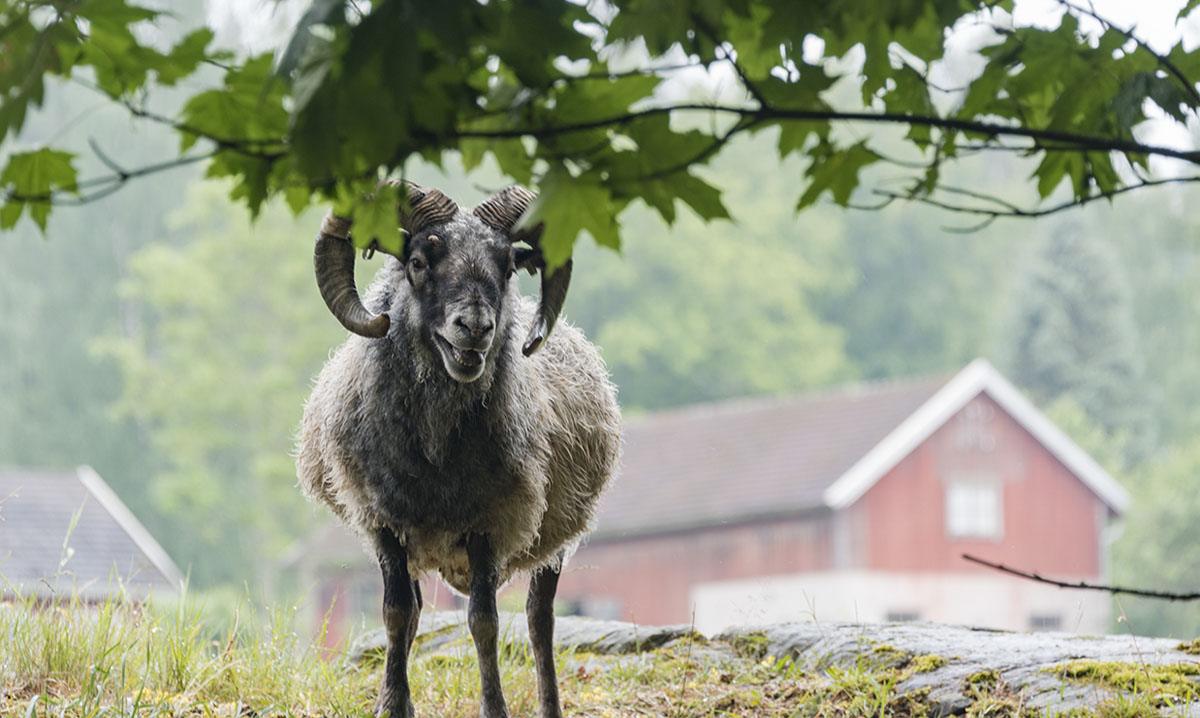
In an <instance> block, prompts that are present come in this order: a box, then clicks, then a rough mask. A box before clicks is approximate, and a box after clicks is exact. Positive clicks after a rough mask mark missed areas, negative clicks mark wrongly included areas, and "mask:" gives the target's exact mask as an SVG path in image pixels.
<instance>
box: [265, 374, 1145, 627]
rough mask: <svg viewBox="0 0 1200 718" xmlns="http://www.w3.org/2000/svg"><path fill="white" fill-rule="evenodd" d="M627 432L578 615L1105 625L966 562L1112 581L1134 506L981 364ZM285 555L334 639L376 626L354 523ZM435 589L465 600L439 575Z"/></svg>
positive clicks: (725, 621) (583, 561)
mask: <svg viewBox="0 0 1200 718" xmlns="http://www.w3.org/2000/svg"><path fill="white" fill-rule="evenodd" d="M625 428H626V431H625V454H624V460H623V466H622V470H621V475H620V476H619V477H618V478H617V479H616V481H615V482H614V484H613V486H612V487H611V488H610V489H609V491H608V493H607V494H606V495H605V497H604V498H603V499H602V502H601V507H600V512H599V516H598V520H597V524H596V530H595V531H594V532H593V534H592V535H591V537H590V538H589V539H588V541H587V542H586V543H585V545H584V546H582V547H581V548H580V549H579V551H578V552H577V553H576V554H575V556H574V557H573V558H572V560H571V561H570V562H569V563H568V565H567V569H566V571H565V572H564V574H563V577H562V580H561V582H560V584H559V598H560V600H561V602H562V603H563V604H564V606H565V607H566V608H569V609H571V610H572V611H573V612H578V613H584V614H588V615H593V616H599V617H604V618H620V619H624V620H628V621H635V622H639V623H644V624H663V623H690V622H693V621H694V622H695V625H696V627H697V628H699V629H700V630H702V631H705V632H711V631H716V630H720V629H721V628H724V627H726V626H728V625H732V624H743V623H759V622H769V621H795V620H831V621H832V620H847V621H884V620H892V621H899V620H929V621H941V622H953V623H965V624H971V625H979V626H989V627H995V628H1010V629H1059V630H1070V631H1080V632H1088V633H1103V632H1105V630H1106V629H1107V628H1108V626H1109V620H1110V616H1109V600H1108V598H1107V597H1106V596H1104V595H1102V594H1095V593H1089V592H1076V591H1063V590H1060V589H1055V588H1053V587H1049V586H1044V585H1039V584H1035V583H1031V582H1028V581H1023V580H1020V579H1014V578H1011V577H1008V576H1005V575H1002V574H998V573H996V572H993V571H990V570H987V569H982V568H980V567H978V566H975V565H972V564H968V563H966V562H964V561H963V560H962V559H961V558H960V556H961V554H962V553H965V552H970V553H974V554H978V555H980V556H982V557H984V558H987V559H992V560H995V561H1000V562H1004V563H1008V564H1011V565H1015V566H1020V567H1023V568H1028V569H1031V570H1037V571H1042V572H1045V573H1047V574H1052V575H1054V576H1061V577H1064V578H1070V579H1082V580H1088V581H1096V580H1103V579H1104V573H1105V564H1106V555H1105V554H1106V547H1107V544H1108V540H1109V537H1110V532H1109V531H1108V530H1107V529H1108V527H1109V526H1110V524H1111V522H1112V521H1113V520H1114V519H1115V518H1116V517H1117V516H1119V514H1120V513H1121V511H1122V510H1123V509H1124V507H1125V505H1126V503H1127V502H1128V496H1127V495H1126V493H1125V491H1124V489H1122V488H1121V486H1120V485H1119V484H1118V483H1117V482H1116V481H1115V480H1113V478H1112V477H1111V476H1109V475H1108V473H1107V472H1105V471H1104V469H1103V468H1101V467H1100V466H1099V465H1098V464H1097V463H1096V462H1095V461H1094V460H1092V459H1091V457H1089V456H1088V455H1087V454H1086V453H1085V452H1084V451H1083V450H1082V449H1080V448H1079V446H1077V445H1076V444H1075V443H1074V442H1073V441H1071V439H1069V438H1068V437H1067V436H1066V435H1065V434H1064V433H1063V432H1062V431H1060V430H1059V429H1058V428H1057V427H1055V426H1054V425H1053V424H1052V423H1051V422H1050V421H1049V420H1048V419H1047V418H1046V417H1045V416H1044V415H1043V414H1042V413H1041V412H1039V411H1038V410H1037V409H1036V408H1035V407H1034V406H1033V405H1032V404H1031V403H1030V402H1029V401H1028V400H1027V399H1026V398H1025V397H1023V396H1022V395H1021V393H1020V392H1019V391H1018V390H1017V389H1016V388H1014V387H1013V385H1012V384H1010V383H1009V382H1008V381H1007V380H1006V379H1005V378H1004V377H1002V376H1001V375H1000V374H999V373H998V372H997V371H996V370H995V369H994V368H992V366H991V365H990V364H988V363H987V362H985V361H983V360H978V361H975V362H973V363H972V364H971V365H969V366H968V367H966V368H965V369H963V370H962V371H961V372H959V373H958V374H956V375H955V376H953V377H951V378H949V379H945V378H942V379H936V380H935V379H924V380H910V381H902V382H889V383H882V384H871V385H865V386H856V387H850V388H843V389H838V390H834V391H828V392H821V393H817V394H810V395H804V396H799V397H791V398H771V399H751V400H736V401H728V402H723V403H718V404H709V405H703V406H693V407H688V408H683V409H678V410H674V411H667V412H662V413H657V414H651V415H649V416H646V417H643V418H635V419H629V420H627V422H626V427H625ZM287 564H288V565H290V566H291V567H294V568H297V569H299V575H300V577H301V584H302V585H303V586H304V587H305V589H307V590H308V591H310V592H311V595H312V598H313V600H312V601H311V602H310V608H311V610H312V611H313V620H314V623H315V624H318V625H319V624H320V623H321V622H322V621H325V622H327V625H328V629H329V635H328V636H327V638H328V639H329V640H331V641H334V640H337V639H339V638H342V637H344V636H345V635H346V632H347V630H348V629H349V628H350V626H351V625H352V624H353V623H355V622H359V621H362V620H364V619H365V620H366V621H368V622H370V623H375V622H377V616H378V614H379V598H380V594H379V592H380V579H379V575H378V569H377V567H376V566H375V565H374V563H373V562H372V561H370V560H369V559H368V558H367V557H366V556H365V554H364V553H363V552H362V550H361V548H359V545H358V542H357V541H356V540H355V539H353V538H351V537H350V536H349V535H348V534H347V532H346V531H345V529H343V528H342V527H340V526H337V525H330V526H327V527H325V528H324V529H322V530H321V531H319V532H318V533H316V534H314V535H313V536H312V537H311V538H310V540H308V541H306V542H304V543H302V544H299V545H298V546H297V547H296V549H295V550H294V552H293V554H292V555H291V556H290V557H289V559H288V560H287ZM520 590H522V587H521V586H514V587H513V588H512V589H510V592H509V594H508V596H509V598H508V599H507V601H508V603H509V605H510V607H513V608H517V607H519V605H520V604H519V601H520V596H519V595H518V591H520ZM425 596H426V597H427V601H429V602H430V603H433V604H434V605H438V606H440V607H448V606H451V605H454V603H453V600H454V599H453V598H452V597H451V594H450V592H449V589H447V588H445V587H439V586H437V585H434V584H433V583H432V582H431V585H429V586H427V587H426V590H425ZM335 598H336V599H337V600H335Z"/></svg>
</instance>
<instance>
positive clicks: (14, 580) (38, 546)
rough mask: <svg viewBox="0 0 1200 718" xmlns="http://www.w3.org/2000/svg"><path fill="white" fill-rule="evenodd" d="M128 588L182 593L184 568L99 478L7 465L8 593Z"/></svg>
mask: <svg viewBox="0 0 1200 718" xmlns="http://www.w3.org/2000/svg"><path fill="white" fill-rule="evenodd" d="M76 515H78V519H77V520H76ZM73 523H74V526H72V524H73ZM121 586H124V588H125V589H126V591H127V592H128V594H129V595H131V596H133V597H143V596H145V595H146V594H148V593H150V592H153V591H164V590H165V591H174V590H177V589H178V586H179V572H178V569H177V568H175V566H174V564H173V563H171V561H170V559H169V558H168V557H167V556H166V554H165V552H163V551H162V548H161V547H160V546H158V544H157V543H156V542H155V541H154V540H153V539H152V538H150V536H149V534H148V533H146V531H145V529H144V528H143V527H142V526H141V524H140V523H138V522H137V520H136V519H135V518H133V515H132V514H130V513H129V511H128V509H127V508H125V506H124V504H122V503H121V502H120V500H119V499H117V498H116V495H115V494H113V493H112V492H111V490H110V489H108V487H107V485H106V484H104V483H103V480H101V479H100V477H99V476H97V475H96V474H95V473H94V472H91V470H90V469H87V468H86V467H83V468H81V469H79V470H77V471H45V470H31V469H0V595H3V594H6V593H10V592H11V591H12V589H16V590H17V592H19V593H20V594H21V595H26V596H28V595H36V596H42V597H46V596H52V595H56V596H65V597H70V596H71V595H72V594H73V593H74V592H78V594H79V596H80V597H82V598H85V599H89V600H90V599H97V598H104V597H106V596H109V595H113V594H115V593H116V592H117V591H119V590H120V587H121Z"/></svg>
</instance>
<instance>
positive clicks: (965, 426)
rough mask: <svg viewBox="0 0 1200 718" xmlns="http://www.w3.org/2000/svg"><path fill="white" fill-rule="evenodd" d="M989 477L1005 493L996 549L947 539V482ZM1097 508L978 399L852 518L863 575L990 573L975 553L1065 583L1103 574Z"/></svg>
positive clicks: (1050, 459) (1015, 427) (1004, 417)
mask: <svg viewBox="0 0 1200 718" xmlns="http://www.w3.org/2000/svg"><path fill="white" fill-rule="evenodd" d="M971 472H986V473H987V474H990V475H992V476H995V477H996V478H997V479H999V480H1000V481H1001V482H1002V484H1003V502H1004V511H1003V513H1004V531H1003V537H1002V538H1001V539H1000V540H999V541H994V540H980V539H974V540H962V539H958V540H954V539H950V538H949V537H947V535H946V525H945V508H944V498H945V488H944V487H945V484H944V479H945V478H947V477H950V476H954V475H956V474H959V475H962V474H969V473H971ZM1102 509H1103V505H1102V503H1101V502H1100V499H1099V498H1098V497H1096V495H1095V494H1093V493H1092V492H1091V490H1090V489H1088V488H1087V487H1086V486H1085V485H1084V484H1083V482H1082V481H1080V480H1079V479H1077V478H1076V477H1075V476H1074V475H1072V474H1071V473H1070V472H1068V471H1067V469H1066V468H1065V467H1064V466H1063V465H1062V464H1060V463H1059V462H1058V460H1057V459H1055V458H1054V456H1053V455H1052V454H1050V453H1049V452H1048V451H1046V450H1045V449H1044V448H1042V446H1041V444H1039V443H1038V442H1037V441H1035V440H1034V438H1033V437H1032V436H1031V435H1030V434H1029V433H1028V432H1026V431H1025V430H1024V429H1023V428H1022V427H1021V426H1020V425H1019V424H1017V422H1016V421H1014V420H1013V419H1012V418H1011V417H1010V416H1009V415H1008V414H1006V413H1004V412H1003V411H1001V410H1000V408H999V406H997V405H996V404H995V402H993V401H992V400H991V399H990V398H988V397H986V396H980V397H977V398H975V399H974V400H973V401H972V402H971V403H970V404H968V405H967V406H966V407H965V408H964V409H963V410H962V411H961V412H959V414H957V415H956V416H954V417H953V418H951V419H950V421H948V422H947V423H946V424H945V425H943V426H942V427H941V428H940V429H938V430H937V431H936V432H935V433H934V434H933V435H932V436H931V437H929V439H928V440H926V441H925V443H923V444H921V446H919V447H917V449H916V450H915V451H913V452H912V454H910V455H909V456H908V457H907V458H905V459H904V460H903V461H901V462H900V464H898V465H897V466H896V467H895V468H894V469H892V471H890V472H889V473H888V474H887V475H886V476H884V477H883V478H882V479H880V481H879V482H878V483H877V484H875V486H874V487H873V488H871V489H870V490H869V491H868V492H867V493H866V494H865V495H864V496H863V497H862V498H861V499H860V500H859V501H858V502H857V503H856V504H855V505H854V506H853V507H851V508H850V511H853V512H855V513H856V514H858V515H857V516H856V517H855V518H856V519H859V520H857V521H856V522H855V523H856V524H857V525H858V526H860V527H862V530H864V531H865V532H866V535H865V536H864V537H863V545H864V546H865V555H864V556H863V559H864V565H865V567H867V568H872V569H878V570H885V571H986V570H988V569H984V568H981V567H978V566H974V565H972V564H969V563H967V562H965V561H963V560H962V558H961V554H963V553H973V554H977V555H980V556H982V557H984V558H987V559H991V560H994V561H1000V562H1003V563H1008V564H1011V565H1015V566H1019V567H1022V568H1027V569H1032V570H1037V571H1045V572H1047V573H1054V574H1063V575H1069V576H1099V575H1100V572H1101V565H1100V564H1101V556H1100V538H1099V536H1098V518H1097V517H1098V512H1100V511H1102Z"/></svg>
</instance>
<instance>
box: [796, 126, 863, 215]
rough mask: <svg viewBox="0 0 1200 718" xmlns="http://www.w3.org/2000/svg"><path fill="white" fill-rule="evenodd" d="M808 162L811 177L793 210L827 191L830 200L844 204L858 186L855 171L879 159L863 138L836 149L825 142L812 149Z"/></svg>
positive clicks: (813, 200)
mask: <svg viewBox="0 0 1200 718" xmlns="http://www.w3.org/2000/svg"><path fill="white" fill-rule="evenodd" d="M810 156H811V157H812V164H811V165H810V166H809V168H808V176H809V177H810V178H811V180H810V181H809V183H808V189H806V190H804V194H803V195H801V196H800V202H799V204H797V205H796V209H797V210H801V209H804V208H805V207H807V206H809V205H811V204H812V203H813V202H816V201H817V198H819V197H820V196H821V194H823V193H824V192H826V191H828V192H829V193H830V194H831V195H832V196H833V201H834V202H836V203H837V204H840V205H842V206H845V205H846V204H848V203H849V202H850V195H851V194H853V193H854V190H855V188H857V187H858V172H859V170H861V169H862V168H863V167H866V166H867V165H869V164H871V163H872V162H875V161H877V160H878V159H879V155H877V154H875V153H874V152H873V151H871V149H870V148H868V147H867V142H866V140H863V141H861V142H859V143H857V144H854V145H851V146H850V147H847V148H845V149H836V148H835V147H833V146H832V145H830V144H829V143H827V142H823V143H821V144H819V145H817V146H816V147H814V148H813V150H812V152H811V153H810Z"/></svg>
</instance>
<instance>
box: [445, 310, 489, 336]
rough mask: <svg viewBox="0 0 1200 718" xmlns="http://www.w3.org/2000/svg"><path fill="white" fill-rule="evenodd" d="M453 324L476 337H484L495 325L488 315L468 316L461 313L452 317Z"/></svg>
mask: <svg viewBox="0 0 1200 718" xmlns="http://www.w3.org/2000/svg"><path fill="white" fill-rule="evenodd" d="M454 325H455V326H457V327H458V328H459V329H461V330H463V331H464V332H466V333H467V334H469V335H471V336H472V337H474V338H476V339H479V338H481V337H486V336H487V335H488V334H490V333H491V332H492V329H493V328H494V327H495V326H496V324H495V322H493V321H492V320H491V318H490V317H487V316H478V315H477V316H473V317H470V318H468V317H466V316H463V315H462V314H460V315H458V316H457V317H455V318H454Z"/></svg>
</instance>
